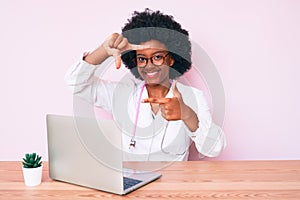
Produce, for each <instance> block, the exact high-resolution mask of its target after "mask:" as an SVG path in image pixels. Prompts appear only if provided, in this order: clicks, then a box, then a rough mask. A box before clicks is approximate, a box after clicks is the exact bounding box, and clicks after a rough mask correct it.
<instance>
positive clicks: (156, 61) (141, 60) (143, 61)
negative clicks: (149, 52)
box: [134, 52, 170, 68]
mask: <svg viewBox="0 0 300 200" xmlns="http://www.w3.org/2000/svg"><path fill="white" fill-rule="evenodd" d="M169 55H170V52H168V53H167V54H165V55H162V54H161V53H157V54H155V55H154V56H152V57H150V58H146V57H145V56H137V57H136V58H135V59H134V62H135V64H136V66H137V67H140V68H144V67H146V66H147V64H148V60H150V61H151V63H152V64H153V65H155V66H161V65H163V64H164V63H165V60H166V57H167V56H169Z"/></svg>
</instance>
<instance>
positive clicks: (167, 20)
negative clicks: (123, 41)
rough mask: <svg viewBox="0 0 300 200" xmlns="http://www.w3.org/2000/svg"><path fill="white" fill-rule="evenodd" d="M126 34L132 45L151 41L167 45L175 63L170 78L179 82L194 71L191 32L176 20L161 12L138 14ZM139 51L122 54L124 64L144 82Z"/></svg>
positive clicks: (129, 22)
mask: <svg viewBox="0 0 300 200" xmlns="http://www.w3.org/2000/svg"><path fill="white" fill-rule="evenodd" d="M122 35H123V36H124V37H126V38H127V39H128V41H129V42H130V43H132V44H140V43H143V42H147V41H150V40H157V41H159V42H161V43H163V44H164V45H165V46H166V47H167V48H168V50H169V52H170V55H171V57H172V58H173V59H174V61H175V62H174V64H173V65H172V69H174V70H170V78H171V79H175V78H177V77H179V76H181V75H183V74H184V73H185V72H187V71H188V70H189V69H190V68H191V42H190V40H189V34H188V32H187V31H186V30H185V29H183V28H181V25H180V24H179V23H178V22H176V21H175V20H174V19H173V16H170V15H165V14H163V13H161V12H160V11H155V12H154V11H152V10H150V9H148V8H146V9H145V11H143V12H137V11H135V12H134V13H133V16H132V18H131V19H129V20H128V23H126V24H125V26H124V27H123V28H122ZM135 58H136V51H134V50H132V51H127V52H124V53H123V54H122V61H123V63H124V64H125V66H126V67H127V68H128V69H130V71H131V72H132V74H133V75H134V76H135V77H136V78H139V79H141V77H140V75H139V73H138V71H137V67H136V65H135V62H134V59H135Z"/></svg>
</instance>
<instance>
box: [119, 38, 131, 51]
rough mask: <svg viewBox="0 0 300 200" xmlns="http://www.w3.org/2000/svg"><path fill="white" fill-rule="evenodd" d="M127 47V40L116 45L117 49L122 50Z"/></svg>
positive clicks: (124, 39)
mask: <svg viewBox="0 0 300 200" xmlns="http://www.w3.org/2000/svg"><path fill="white" fill-rule="evenodd" d="M127 45H128V40H127V38H124V37H123V39H122V41H121V42H120V43H119V44H118V46H117V49H120V50H123V49H125V48H126V46H127Z"/></svg>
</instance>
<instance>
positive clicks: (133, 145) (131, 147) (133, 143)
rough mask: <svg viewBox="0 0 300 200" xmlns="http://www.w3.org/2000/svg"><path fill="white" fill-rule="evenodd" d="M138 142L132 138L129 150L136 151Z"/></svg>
mask: <svg viewBox="0 0 300 200" xmlns="http://www.w3.org/2000/svg"><path fill="white" fill-rule="evenodd" d="M135 143H136V141H135V140H134V139H133V138H132V139H131V140H130V143H129V149H134V147H135Z"/></svg>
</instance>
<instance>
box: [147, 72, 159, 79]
mask: <svg viewBox="0 0 300 200" xmlns="http://www.w3.org/2000/svg"><path fill="white" fill-rule="evenodd" d="M144 73H145V74H146V76H147V77H149V78H152V77H154V76H156V75H157V74H158V71H155V72H144Z"/></svg>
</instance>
